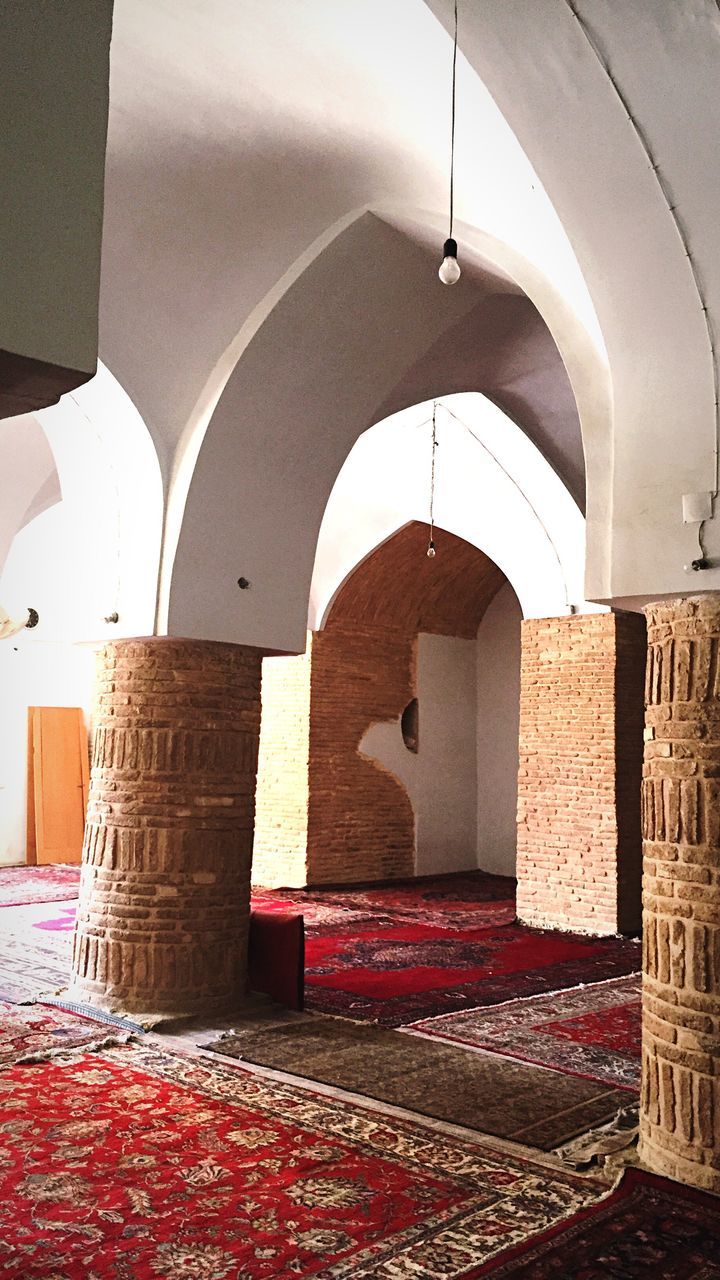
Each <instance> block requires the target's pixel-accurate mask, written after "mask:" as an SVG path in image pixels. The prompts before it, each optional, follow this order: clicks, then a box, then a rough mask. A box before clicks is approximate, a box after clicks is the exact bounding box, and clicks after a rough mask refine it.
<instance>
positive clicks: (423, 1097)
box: [203, 1015, 627, 1151]
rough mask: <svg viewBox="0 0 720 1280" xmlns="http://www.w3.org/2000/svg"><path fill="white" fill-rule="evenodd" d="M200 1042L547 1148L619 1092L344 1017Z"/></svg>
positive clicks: (614, 1103) (602, 1113)
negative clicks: (355, 1021) (206, 1042)
mask: <svg viewBox="0 0 720 1280" xmlns="http://www.w3.org/2000/svg"><path fill="white" fill-rule="evenodd" d="M203 1047H204V1048H206V1049H212V1050H214V1051H215V1052H217V1053H222V1054H225V1055H226V1056H228V1057H234V1058H238V1059H242V1060H244V1061H246V1062H252V1063H257V1064H258V1065H259V1066H264V1067H271V1068H273V1069H275V1070H278V1071H286V1072H288V1073H290V1074H291V1075H298V1076H301V1077H304V1078H305V1079H310V1080H319V1081H321V1082H322V1083H324V1084H328V1085H333V1086H334V1087H336V1088H339V1089H345V1090H348V1091H349V1092H351V1093H358V1094H362V1095H363V1096H364V1097H369V1098H376V1099H377V1100H378V1101H380V1102H385V1103H390V1104H392V1105H393V1106H398V1107H403V1108H406V1109H407V1110H409V1111H416V1112H419V1113H420V1114H422V1115H427V1116H433V1117H435V1118H436V1119H438V1120H444V1121H447V1122H449V1123H452V1124H459V1125H462V1126H464V1127H467V1128H471V1129H477V1130H480V1131H481V1132H483V1133H490V1134H494V1135H495V1136H497V1137H501V1138H509V1139H512V1140H514V1141H516V1142H522V1143H524V1144H526V1145H528V1146H532V1147H537V1148H539V1149H540V1150H543V1151H552V1150H553V1149H554V1148H555V1147H558V1146H560V1145H561V1144H562V1143H565V1142H567V1141H568V1140H569V1139H570V1138H572V1137H575V1135H576V1134H578V1133H584V1132H586V1130H588V1129H591V1128H593V1127H595V1126H596V1125H600V1124H604V1123H605V1122H606V1121H608V1120H610V1119H612V1118H613V1117H614V1116H615V1115H616V1114H617V1112H618V1111H619V1110H620V1108H621V1107H623V1106H625V1105H626V1103H627V1093H625V1092H624V1091H621V1090H619V1089H614V1088H611V1087H609V1086H608V1085H598V1084H595V1083H593V1082H591V1081H589V1080H581V1079H579V1078H578V1077H577V1076H572V1075H563V1074H561V1073H560V1072H557V1071H539V1070H538V1069H537V1068H535V1067H531V1066H526V1065H525V1064H523V1063H519V1062H511V1061H509V1060H508V1059H503V1058H496V1057H494V1056H492V1055H491V1054H487V1053H468V1052H467V1050H466V1049H463V1048H458V1047H456V1046H453V1045H447V1044H440V1043H438V1042H436V1041H433V1040H429V1039H424V1038H421V1037H419V1036H406V1035H402V1034H401V1033H400V1032H398V1031H388V1030H384V1029H383V1028H380V1027H374V1026H370V1025H367V1024H364V1025H363V1024H361V1023H353V1022H350V1021H348V1019H346V1018H322V1017H317V1016H310V1017H308V1016H305V1017H303V1016H302V1015H298V1016H296V1017H294V1018H290V1017H288V1018H287V1019H286V1020H285V1021H281V1022H276V1023H275V1024H274V1025H272V1026H270V1027H268V1028H267V1029H263V1028H262V1027H259V1028H254V1029H252V1030H249V1029H244V1028H243V1027H242V1026H240V1027H239V1028H238V1030H237V1031H236V1032H234V1033H230V1034H226V1035H224V1036H222V1037H221V1038H219V1039H218V1040H215V1041H213V1042H212V1043H210V1044H204V1046H203Z"/></svg>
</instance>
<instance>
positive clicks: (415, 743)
mask: <svg viewBox="0 0 720 1280" xmlns="http://www.w3.org/2000/svg"><path fill="white" fill-rule="evenodd" d="M400 728H401V730H402V736H403V742H404V743H405V746H406V747H407V749H408V751H412V752H413V753H414V755H417V753H418V747H419V745H420V711H419V708H418V700H417V698H411V699H410V701H409V702H408V704H407V706H406V708H405V710H404V711H403V713H402V716H401V718H400Z"/></svg>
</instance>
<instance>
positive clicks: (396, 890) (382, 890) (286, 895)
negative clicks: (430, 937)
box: [253, 871, 515, 933]
mask: <svg viewBox="0 0 720 1280" xmlns="http://www.w3.org/2000/svg"><path fill="white" fill-rule="evenodd" d="M255 899H257V905H258V906H262V907H263V909H272V904H273V903H275V902H277V903H278V908H279V909H283V908H284V909H288V908H290V907H291V908H292V909H293V910H296V911H298V910H299V911H302V912H303V915H304V916H305V927H306V930H307V929H310V930H313V931H316V932H318V933H322V932H327V931H328V929H329V930H331V929H332V927H333V926H340V927H341V926H342V924H343V921H344V922H346V923H350V922H353V923H357V924H365V923H369V924H371V925H372V924H378V923H383V922H387V923H388V924H399V923H402V922H403V921H404V920H405V921H406V922H408V923H413V922H414V923H416V924H424V925H438V926H440V927H443V926H444V927H446V928H453V929H463V928H469V929H479V928H497V927H498V926H499V925H503V924H512V922H513V921H514V919H515V881H514V880H513V879H511V878H510V877H509V876H492V875H488V874H487V873H485V872H483V871H471V872H463V873H460V874H457V875H451V876H434V877H429V876H428V877H421V878H419V879H417V880H411V881H402V880H401V881H398V882H397V883H395V884H392V885H380V886H377V885H375V886H373V885H367V886H364V887H359V888H354V889H353V888H347V889H346V888H337V887H336V888H319V889H278V890H272V889H259V888H254V889H253V901H255ZM261 900H262V901H261ZM326 926H327V929H326Z"/></svg>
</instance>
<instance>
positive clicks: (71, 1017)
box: [0, 1001, 127, 1069]
mask: <svg viewBox="0 0 720 1280" xmlns="http://www.w3.org/2000/svg"><path fill="white" fill-rule="evenodd" d="M119 1038H120V1039H122V1038H123V1036H122V1033H120V1037H119ZM125 1038H127V1034H126V1035H125ZM108 1043H111V1044H116V1043H118V1034H117V1032H113V1033H110V1032H109V1030H108V1027H107V1026H106V1025H104V1024H103V1023H102V1022H96V1021H94V1020H92V1019H90V1018H80V1017H77V1015H75V1014H72V1013H67V1012H63V1011H61V1010H60V1009H54V1008H53V1009H50V1008H45V1007H43V1006H41V1005H30V1006H26V1005H23V1006H22V1007H21V1008H19V1007H18V1006H17V1005H12V1004H7V1003H5V1002H4V1001H0V1068H1V1069H5V1068H7V1067H8V1066H12V1065H14V1064H16V1063H20V1062H39V1061H44V1060H46V1059H50V1058H55V1057H60V1056H62V1055H64V1054H68V1053H74V1052H77V1050H79V1049H85V1050H88V1049H97V1048H99V1047H101V1046H102V1045H106V1044H108Z"/></svg>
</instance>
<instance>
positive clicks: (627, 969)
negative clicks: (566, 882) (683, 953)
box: [305, 924, 640, 1027]
mask: <svg viewBox="0 0 720 1280" xmlns="http://www.w3.org/2000/svg"><path fill="white" fill-rule="evenodd" d="M639 964H640V944H639V943H638V942H634V941H632V940H628V939H622V938H620V939H618V938H588V937H584V936H580V935H577V934H570V933H557V932H554V931H546V930H538V929H528V928H525V927H524V926H523V925H505V926H503V927H502V928H500V929H477V930H471V929H462V930H456V929H449V928H446V929H442V928H437V927H433V926H427V925H419V924H402V925H398V926H396V927H390V928H388V927H385V926H379V927H377V928H375V929H368V928H365V929H363V930H362V932H360V931H359V930H347V931H345V932H344V933H336V934H333V935H328V934H323V935H322V936H320V937H318V936H317V935H315V934H314V933H311V934H310V936H309V937H308V938H307V939H306V969H305V1003H306V1007H307V1008H308V1009H312V1010H317V1011H319V1012H323V1013H333V1014H347V1015H348V1016H349V1017H351V1018H356V1019H360V1020H364V1019H369V1020H371V1021H375V1022H378V1023H380V1024H381V1025H382V1026H387V1027H393V1026H395V1027H397V1026H403V1025H406V1024H407V1023H410V1022H415V1021H417V1020H418V1019H421V1018H428V1017H433V1016H435V1015H437V1014H439V1013H446V1012H447V1013H449V1012H452V1011H455V1010H458V1009H469V1008H473V1007H475V1006H478V1005H495V1004H500V1003H502V1002H503V1001H507V1000H509V999H513V998H515V997H518V996H530V995H537V994H538V993H540V992H545V991H557V990H560V989H564V988H567V987H575V986H578V985H579V984H580V983H594V982H602V981H604V980H605V979H607V978H612V977H619V976H623V975H626V974H629V973H633V972H635V971H636V970H637V969H638V967H639Z"/></svg>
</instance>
